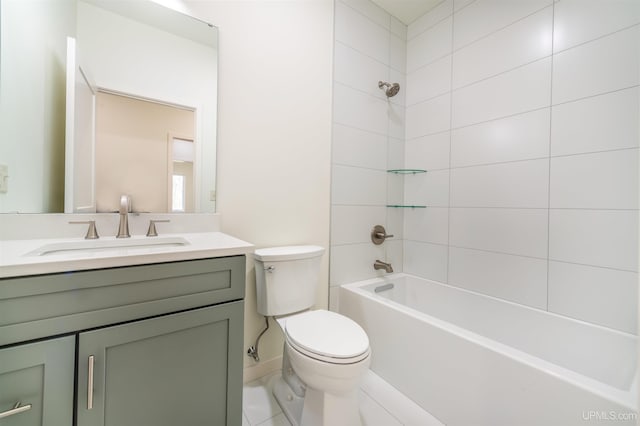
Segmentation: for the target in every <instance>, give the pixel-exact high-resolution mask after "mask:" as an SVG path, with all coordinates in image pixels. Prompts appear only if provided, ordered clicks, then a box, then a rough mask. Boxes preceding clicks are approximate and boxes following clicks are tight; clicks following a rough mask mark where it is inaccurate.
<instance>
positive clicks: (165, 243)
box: [25, 237, 189, 256]
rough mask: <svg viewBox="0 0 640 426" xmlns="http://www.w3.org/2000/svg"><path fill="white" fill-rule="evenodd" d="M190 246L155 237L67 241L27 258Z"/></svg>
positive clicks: (186, 243)
mask: <svg viewBox="0 0 640 426" xmlns="http://www.w3.org/2000/svg"><path fill="white" fill-rule="evenodd" d="M187 245H189V241H187V240H186V239H184V238H182V237H153V238H131V239H128V238H127V239H123V238H122V239H115V238H114V239H100V240H82V241H65V242H60V243H51V244H45V245H43V246H40V247H38V248H37V249H35V250H33V251H30V252H29V253H27V254H26V255H25V256H47V255H51V254H64V253H73V252H97V251H107V250H120V249H126V250H136V249H149V248H160V247H183V246H187Z"/></svg>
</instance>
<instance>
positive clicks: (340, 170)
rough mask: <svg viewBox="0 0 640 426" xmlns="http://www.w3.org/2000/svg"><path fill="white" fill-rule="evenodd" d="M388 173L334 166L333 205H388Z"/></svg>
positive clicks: (332, 179) (332, 183)
mask: <svg viewBox="0 0 640 426" xmlns="http://www.w3.org/2000/svg"><path fill="white" fill-rule="evenodd" d="M386 182H387V173H386V172H384V171H381V170H371V169H362V168H358V167H349V166H340V165H334V166H333V176H332V177H331V202H332V204H352V205H375V206H383V205H385V203H386V193H385V191H384V190H381V188H386Z"/></svg>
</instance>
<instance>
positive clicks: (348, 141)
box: [331, 124, 387, 170]
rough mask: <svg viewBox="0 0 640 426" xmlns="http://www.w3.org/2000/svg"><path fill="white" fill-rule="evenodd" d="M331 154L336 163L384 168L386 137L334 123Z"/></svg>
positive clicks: (385, 162)
mask: <svg viewBox="0 0 640 426" xmlns="http://www.w3.org/2000/svg"><path fill="white" fill-rule="evenodd" d="M331 156H332V162H333V163H336V164H342V165H346V166H358V167H367V168H371V169H380V170H385V169H386V167H387V138H386V137H385V136H384V135H380V134H378V133H371V132H366V131H364V130H359V129H355V128H353V127H348V126H344V125H342V124H334V125H333V145H332V149H331Z"/></svg>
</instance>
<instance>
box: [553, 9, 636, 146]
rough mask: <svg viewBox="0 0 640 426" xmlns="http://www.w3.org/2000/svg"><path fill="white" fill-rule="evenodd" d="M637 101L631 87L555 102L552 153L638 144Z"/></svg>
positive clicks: (633, 89)
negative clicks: (562, 102) (560, 102)
mask: <svg viewBox="0 0 640 426" xmlns="http://www.w3.org/2000/svg"><path fill="white" fill-rule="evenodd" d="M638 4H640V2H638ZM639 104H640V92H639V90H638V88H637V87H634V88H631V89H626V90H620V91H617V92H612V93H607V94H604V95H600V96H594V97H590V98H587V99H582V100H579V101H575V102H569V103H565V104H561V105H557V106H554V107H553V108H552V117H553V119H552V123H553V126H552V128H551V154H552V155H566V154H578V153H584V152H594V151H605V150H611V149H620V148H634V147H637V146H638V141H640V126H638V117H640V107H639Z"/></svg>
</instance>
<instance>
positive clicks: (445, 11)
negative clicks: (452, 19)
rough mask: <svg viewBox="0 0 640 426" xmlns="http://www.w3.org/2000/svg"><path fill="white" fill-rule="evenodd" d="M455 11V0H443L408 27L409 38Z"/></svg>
mask: <svg viewBox="0 0 640 426" xmlns="http://www.w3.org/2000/svg"><path fill="white" fill-rule="evenodd" d="M452 13H453V0H443V1H441V2H440V3H439V4H438V5H437V6H436V7H434V8H433V9H431V10H430V11H429V12H427V13H425V14H424V15H422V16H421V17H419V18H418V19H416V20H415V21H413V22H412V23H411V24H409V27H408V28H407V38H408V39H412V38H415V37H416V36H418V35H420V34H421V33H423V32H425V31H426V30H428V29H429V28H431V27H433V26H434V25H435V24H437V23H438V22H440V21H442V20H443V19H445V18H448V17H449V16H451V14H452Z"/></svg>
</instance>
